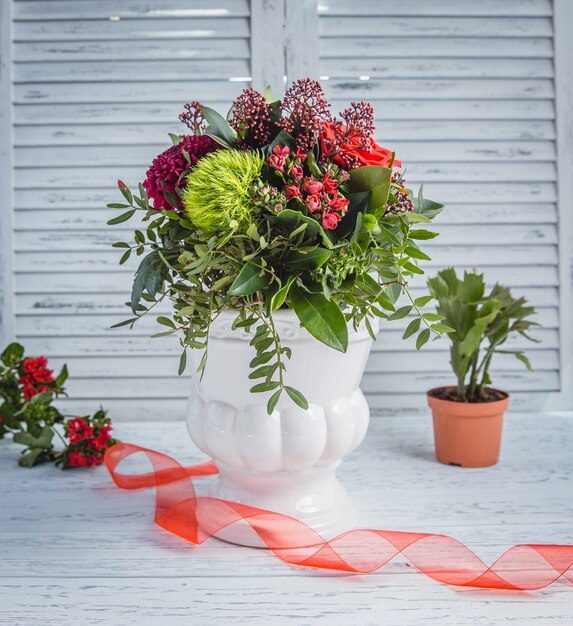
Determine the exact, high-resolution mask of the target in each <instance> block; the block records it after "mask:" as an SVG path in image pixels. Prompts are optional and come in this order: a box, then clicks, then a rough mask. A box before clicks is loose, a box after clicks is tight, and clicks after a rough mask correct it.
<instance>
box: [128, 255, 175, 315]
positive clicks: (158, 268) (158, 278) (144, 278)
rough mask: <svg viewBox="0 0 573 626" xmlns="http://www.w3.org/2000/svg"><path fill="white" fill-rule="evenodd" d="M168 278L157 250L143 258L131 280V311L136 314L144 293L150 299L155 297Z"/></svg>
mask: <svg viewBox="0 0 573 626" xmlns="http://www.w3.org/2000/svg"><path fill="white" fill-rule="evenodd" d="M168 277H169V270H168V269H167V267H166V265H165V263H164V262H163V259H162V258H161V255H160V254H159V252H158V251H157V250H154V251H153V252H151V253H150V254H148V255H147V256H146V257H144V259H143V260H142V261H141V263H140V265H139V267H138V268H137V271H136V272H135V278H134V280H133V287H132V290H131V310H132V311H133V312H134V313H137V306H138V304H139V301H140V300H141V296H142V294H143V292H144V291H147V293H148V294H149V295H150V296H151V297H155V296H156V295H157V293H159V291H160V290H161V288H162V287H163V283H164V282H165V281H166V280H167V278H168Z"/></svg>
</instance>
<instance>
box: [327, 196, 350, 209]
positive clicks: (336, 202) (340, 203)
mask: <svg viewBox="0 0 573 626" xmlns="http://www.w3.org/2000/svg"><path fill="white" fill-rule="evenodd" d="M349 204H350V200H347V199H346V198H343V197H342V196H339V195H338V193H336V195H335V196H334V197H333V198H332V200H330V202H329V203H328V207H329V209H330V210H331V211H347V210H348V205H349Z"/></svg>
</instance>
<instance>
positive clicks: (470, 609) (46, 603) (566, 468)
mask: <svg viewBox="0 0 573 626" xmlns="http://www.w3.org/2000/svg"><path fill="white" fill-rule="evenodd" d="M115 434H116V436H117V437H118V438H120V439H122V440H124V441H129V442H132V443H137V444H140V445H144V446H148V447H152V448H155V449H157V450H161V451H164V452H167V453H169V454H171V455H173V456H175V457H176V458H177V459H178V460H179V461H181V462H183V463H191V462H195V461H199V460H204V457H203V456H202V455H201V453H199V452H198V451H197V450H195V449H194V447H193V444H192V443H191V442H190V440H189V439H188V437H187V435H186V432H185V429H184V425H183V424H182V423H180V422H167V423H162V424H150V423H145V424H133V423H132V424H127V423H125V424H123V423H122V424H117V425H116V429H115ZM17 457H18V450H17V448H16V446H14V445H13V444H10V443H8V442H0V499H1V500H0V501H1V507H0V623H2V624H10V625H11V626H21V625H22V626H28V625H30V626H32V625H41V626H51V625H52V624H53V625H58V626H67V625H68V624H69V625H70V626H72V625H73V626H88V625H92V624H110V625H116V624H117V625H123V624H137V625H141V624H145V625H146V624H153V625H156V624H157V625H161V626H163V625H164V624H166V625H172V624H181V625H185V626H187V625H193V626H196V625H197V626H201V625H204V624H207V625H208V624H215V625H219V624H223V625H224V624H230V623H233V624H271V625H273V626H274V625H276V624H296V625H304V624H328V625H329V626H332V625H333V624H344V625H349V624H356V625H361V626H362V625H367V624H372V625H376V626H378V625H382V624H388V625H391V626H399V625H401V624H412V625H416V624H426V623H434V624H438V625H440V626H445V625H449V624H455V625H456V626H460V625H463V624H487V625H491V624H510V623H511V624H518V625H521V624H533V623H535V624H536V625H537V626H545V625H550V624H556V625H557V624H559V625H567V626H571V624H573V586H571V585H568V584H567V583H566V582H557V583H556V584H554V585H553V586H551V587H549V588H547V589H545V590H542V591H538V592H529V593H515V592H490V591H484V590H458V589H452V588H448V587H445V586H442V585H440V584H438V583H435V582H433V581H431V580H429V579H427V578H425V577H424V576H423V575H421V574H419V573H418V572H417V571H415V570H414V568H413V567H410V566H409V565H408V564H407V563H406V561H405V559H402V558H398V559H396V560H395V561H393V562H392V563H391V564H390V565H389V566H386V567H385V568H383V569H382V570H380V571H379V572H377V573H375V574H371V575H364V576H362V575H346V574H336V573H324V572H319V571H315V570H303V569H300V568H294V567H290V566H287V565H284V564H283V563H281V562H280V561H278V560H277V559H275V558H274V557H273V556H272V555H271V554H269V553H268V552H266V551H264V550H255V549H249V548H241V547H237V546H232V545H229V544H225V543H223V542H220V541H218V540H215V539H210V540H208V541H207V542H206V543H204V544H203V545H202V546H198V547H197V546H193V545H191V544H188V543H186V542H184V541H182V540H180V539H179V538H177V537H174V536H171V535H169V534H168V533H166V532H164V531H162V530H161V529H159V528H157V527H155V526H154V524H153V503H154V493H153V492H152V491H140V492H126V491H120V490H118V489H116V488H115V487H114V486H113V484H112V482H111V480H110V478H109V476H108V474H107V472H106V470H105V469H104V468H97V469H95V470H74V471H67V472H62V471H61V470H59V469H56V468H53V467H48V466H43V467H39V468H35V469H32V470H26V469H21V468H19V467H17V465H16V460H17ZM133 461H134V464H133V469H134V470H135V469H144V463H143V462H142V464H141V465H140V466H139V467H138V468H136V467H135V460H133ZM129 462H130V461H128V462H126V464H125V469H126V470H127V469H128V468H127V463H129ZM145 469H147V468H145ZM339 475H340V478H341V479H342V481H343V482H344V483H345V484H346V486H347V487H348V488H349V490H350V491H351V492H352V493H353V494H354V495H355V498H356V500H357V502H358V504H359V505H360V507H361V509H362V523H361V526H363V527H371V528H383V529H394V530H412V531H424V532H439V533H446V534H450V535H452V536H454V537H455V538H457V539H459V540H461V541H463V542H464V543H465V544H466V545H468V546H469V547H470V548H472V549H473V550H474V551H476V552H477V553H478V555H479V556H481V557H482V558H483V559H484V560H485V561H486V562H491V561H492V560H493V559H495V558H496V557H497V556H499V554H501V552H502V551H503V550H504V549H506V548H508V547H510V546H511V545H513V544H515V543H528V542H531V543H534V542H537V543H573V418H572V417H563V416H562V417H559V416H548V415H517V414H510V415H509V416H508V419H507V422H506V426H505V432H504V443H503V450H502V458H501V462H500V464H499V465H498V466H496V467H493V468H487V469H481V470H468V469H461V468H457V467H447V466H443V465H440V464H438V463H436V462H435V461H434V459H433V442H432V432H431V423H430V418H429V417H428V418H421V417H416V418H414V417H413V418H405V417H399V418H376V419H374V420H373V424H372V426H371V429H370V431H369V434H368V436H367V438H366V441H365V442H364V444H363V445H362V446H361V447H360V448H359V450H358V451H356V452H355V453H354V454H353V455H351V456H350V457H349V458H348V459H347V460H346V461H345V462H344V464H343V466H342V468H341V469H340V471H339ZM205 480H209V479H203V481H205ZM199 484H200V483H199ZM203 484H205V483H203ZM200 491H201V489H200V488H199V492H200Z"/></svg>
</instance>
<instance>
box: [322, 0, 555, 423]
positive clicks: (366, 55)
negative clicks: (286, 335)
mask: <svg viewBox="0 0 573 626" xmlns="http://www.w3.org/2000/svg"><path fill="white" fill-rule="evenodd" d="M318 11H319V16H320V17H319V29H320V75H321V77H322V79H323V84H324V85H325V87H326V90H327V94H328V95H329V96H330V98H331V99H332V100H333V102H334V104H335V105H337V106H335V107H334V108H335V109H336V110H338V109H342V108H344V107H345V106H347V103H348V102H349V101H350V100H369V101H371V102H372V104H373V106H374V108H375V111H376V118H377V123H376V126H377V140H379V141H380V142H381V143H382V145H384V146H387V147H389V148H391V149H394V150H395V151H396V155H397V158H399V159H401V160H402V161H403V163H404V165H405V167H406V178H407V181H408V184H409V185H411V186H413V187H414V188H418V186H419V184H420V183H424V190H425V196H426V197H428V198H431V199H433V200H437V201H441V202H443V203H444V204H446V205H447V206H446V209H445V211H444V212H443V213H442V215H441V216H440V217H439V218H438V219H437V220H436V228H437V230H439V232H440V237H438V238H437V239H435V240H433V241H431V242H424V244H427V251H428V253H429V254H430V256H432V259H433V260H432V262H431V263H428V264H425V269H426V272H427V274H428V275H433V274H434V273H435V272H436V271H438V269H439V268H442V267H444V266H448V265H454V266H456V267H457V268H459V269H460V270H461V269H464V268H466V269H469V270H471V269H472V268H474V267H476V268H478V269H479V270H480V271H484V272H485V274H486V278H487V279H489V281H490V282H495V281H499V282H502V283H505V284H507V285H509V286H511V287H512V290H513V292H514V294H516V295H524V296H526V297H527V298H528V299H529V300H530V301H531V303H532V304H534V305H535V306H536V307H538V310H539V315H538V317H537V320H538V321H539V322H540V323H541V324H542V325H543V329H541V330H539V331H537V332H536V333H534V334H535V336H536V337H538V338H539V339H541V340H542V342H541V343H540V344H532V343H530V342H528V341H525V340H521V339H518V340H516V341H512V342H511V346H512V347H516V346H519V347H520V348H521V347H523V348H524V349H526V350H530V351H531V353H530V356H531V361H532V363H533V367H534V368H535V371H534V372H533V373H530V372H527V371H526V370H525V368H524V367H523V366H522V364H520V363H519V362H518V361H517V360H516V359H515V358H514V357H513V356H503V355H499V356H498V357H497V364H496V366H495V367H494V369H493V374H494V383H495V384H496V385H497V386H498V387H500V388H502V389H508V390H510V391H511V392H512V395H513V401H512V406H513V408H518V407H520V408H523V409H531V408H539V407H541V406H543V405H544V403H545V402H546V399H547V395H548V392H554V391H558V390H559V384H560V383H559V371H558V370H559V332H558V330H559V329H558V325H559V324H558V320H559V317H558V305H559V299H558V298H559V294H558V262H559V261H558V249H557V209H556V184H555V183H556V162H555V161H556V157H555V155H556V150H555V124H554V118H555V104H554V85H553V41H552V38H553V22H552V5H551V3H550V2H549V0H527V1H524V0H509V1H507V2H498V1H497V0H489V1H482V2H463V1H459V0H434V1H432V2H427V1H426V0H403V1H402V2H384V1H382V2H379V1H374V0H362V1H360V2H353V1H351V0H324V1H323V0H320V1H319V5H318ZM423 281H424V279H422V280H416V281H414V282H413V283H412V284H413V285H414V286H415V290H414V291H415V293H416V295H418V294H419V293H421V290H422V289H423V287H424V282H423ZM408 321H409V320H408V319H406V320H402V321H401V322H394V323H390V324H386V325H383V326H382V330H381V332H380V335H379V339H378V342H377V344H376V346H375V351H374V352H373V354H372V356H371V358H370V361H369V364H368V369H367V372H366V375H365V377H364V380H363V388H364V390H365V391H366V392H367V393H368V396H369V400H370V403H371V405H372V406H373V407H375V408H377V409H380V410H383V411H390V412H391V411H398V412H409V411H411V410H412V409H419V408H421V407H423V406H424V403H425V398H424V395H423V393H422V392H424V391H425V390H427V389H430V388H431V387H435V386H439V385H442V384H453V383H455V380H454V378H453V375H452V373H451V371H450V368H449V363H448V351H447V350H448V343H447V341H446V340H445V339H443V340H441V341H437V342H433V343H431V344H429V345H427V346H425V347H424V348H423V350H422V351H421V352H420V353H416V350H415V345H414V341H413V338H412V339H410V340H408V341H405V342H404V341H402V339H401V335H402V333H403V331H404V329H405V327H406V325H407V324H408ZM508 345H509V344H508Z"/></svg>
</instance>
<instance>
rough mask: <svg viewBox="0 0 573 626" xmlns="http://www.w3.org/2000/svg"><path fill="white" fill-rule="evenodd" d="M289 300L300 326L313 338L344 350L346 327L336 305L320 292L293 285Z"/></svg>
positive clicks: (345, 346) (345, 347) (345, 345)
mask: <svg viewBox="0 0 573 626" xmlns="http://www.w3.org/2000/svg"><path fill="white" fill-rule="evenodd" d="M289 301H290V305H291V307H292V309H293V310H294V312H295V313H296V316H297V317H298V319H299V321H300V323H301V326H303V327H304V328H306V330H308V332H309V333H310V334H311V335H312V336H313V337H314V338H315V339H318V340H319V341H321V342H322V343H324V344H325V345H327V346H330V347H331V348H334V349H335V350H338V351H340V352H346V350H347V348H348V328H347V325H346V320H345V318H344V315H343V314H342V311H341V310H340V308H339V307H338V305H337V304H336V303H335V302H333V301H332V300H327V299H326V298H325V297H324V296H323V295H322V294H321V293H309V292H307V291H305V290H304V289H302V288H300V287H298V286H297V285H293V286H292V287H291V289H290V293H289Z"/></svg>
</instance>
